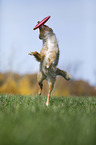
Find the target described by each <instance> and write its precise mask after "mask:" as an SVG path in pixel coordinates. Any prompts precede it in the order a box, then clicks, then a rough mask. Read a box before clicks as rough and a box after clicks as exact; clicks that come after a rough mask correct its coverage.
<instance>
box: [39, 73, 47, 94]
mask: <svg viewBox="0 0 96 145" xmlns="http://www.w3.org/2000/svg"><path fill="white" fill-rule="evenodd" d="M37 79H38V84H39V92H38V94H39V95H41V94H42V88H43V81H44V80H45V79H46V77H45V76H44V75H43V73H42V72H41V71H39V72H38V75H37Z"/></svg>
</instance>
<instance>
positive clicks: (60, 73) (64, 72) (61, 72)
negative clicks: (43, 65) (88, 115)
mask: <svg viewBox="0 0 96 145" xmlns="http://www.w3.org/2000/svg"><path fill="white" fill-rule="evenodd" d="M56 75H60V76H62V77H63V78H65V79H66V80H67V81H68V80H70V79H71V75H70V74H69V73H68V72H66V71H64V70H61V69H59V68H57V69H56Z"/></svg>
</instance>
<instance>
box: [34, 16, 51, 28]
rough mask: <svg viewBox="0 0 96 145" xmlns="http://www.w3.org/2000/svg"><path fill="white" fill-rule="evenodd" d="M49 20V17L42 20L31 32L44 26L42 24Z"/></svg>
mask: <svg viewBox="0 0 96 145" xmlns="http://www.w3.org/2000/svg"><path fill="white" fill-rule="evenodd" d="M49 18H50V16H48V17H46V18H44V19H43V20H42V21H41V22H39V23H38V24H37V25H36V26H35V27H34V28H33V30H35V29H37V28H39V27H40V26H41V25H44V24H45V23H46V22H47V21H48V19H49Z"/></svg>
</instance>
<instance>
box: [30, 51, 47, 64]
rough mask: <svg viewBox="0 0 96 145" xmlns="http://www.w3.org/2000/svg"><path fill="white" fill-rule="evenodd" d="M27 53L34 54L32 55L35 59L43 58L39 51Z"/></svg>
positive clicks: (40, 59)
mask: <svg viewBox="0 0 96 145" xmlns="http://www.w3.org/2000/svg"><path fill="white" fill-rule="evenodd" d="M28 54H29V55H34V57H35V58H36V60H37V61H39V62H40V61H42V60H43V58H44V57H43V56H42V55H41V54H40V53H38V52H37V51H35V52H30V53H28Z"/></svg>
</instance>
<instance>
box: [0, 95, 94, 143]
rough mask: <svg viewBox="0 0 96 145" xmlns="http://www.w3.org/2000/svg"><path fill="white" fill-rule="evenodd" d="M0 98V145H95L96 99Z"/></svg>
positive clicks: (8, 96) (15, 96)
mask: <svg viewBox="0 0 96 145" xmlns="http://www.w3.org/2000/svg"><path fill="white" fill-rule="evenodd" d="M45 103H46V96H41V97H39V96H20V95H1V96H0V145H29V144H30V145H96V97H89V98H87V97H51V98H50V105H49V106H48V107H46V105H45Z"/></svg>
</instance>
